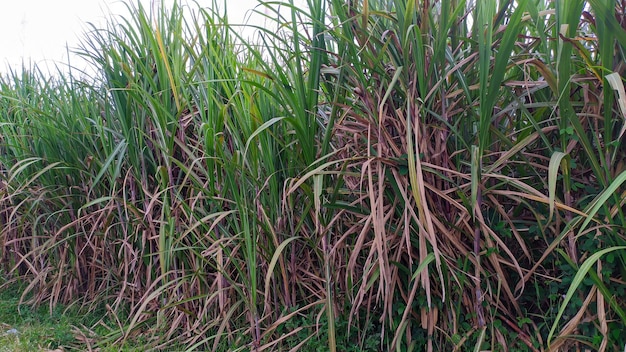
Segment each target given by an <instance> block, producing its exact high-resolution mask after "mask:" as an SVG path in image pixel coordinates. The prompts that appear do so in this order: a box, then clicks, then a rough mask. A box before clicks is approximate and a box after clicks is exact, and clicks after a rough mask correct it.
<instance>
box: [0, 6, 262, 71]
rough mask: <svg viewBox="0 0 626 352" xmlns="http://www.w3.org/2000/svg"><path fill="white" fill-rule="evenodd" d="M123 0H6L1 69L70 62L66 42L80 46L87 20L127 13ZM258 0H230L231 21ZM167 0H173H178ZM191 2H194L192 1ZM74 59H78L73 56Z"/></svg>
mask: <svg viewBox="0 0 626 352" xmlns="http://www.w3.org/2000/svg"><path fill="white" fill-rule="evenodd" d="M123 1H129V0H21V1H11V0H2V5H1V7H0V8H1V11H0V72H3V73H4V72H7V69H8V67H13V68H17V69H19V68H20V67H21V66H22V62H24V63H25V64H26V66H29V62H32V63H36V64H37V65H38V66H39V67H41V68H45V67H49V68H51V69H52V70H53V71H54V69H53V68H54V65H55V63H67V61H68V60H67V59H68V55H67V54H68V53H67V49H66V46H69V47H70V48H74V47H77V46H78V44H79V42H80V39H81V38H82V37H83V33H84V32H85V31H86V30H87V28H88V27H87V26H86V23H87V22H91V23H94V24H104V23H105V20H106V18H107V17H108V15H107V14H114V15H127V8H126V5H125V4H124V3H123ZM131 1H136V0H131ZM140 1H141V2H142V3H143V4H144V6H146V7H149V6H151V5H150V4H151V0H140ZM159 1H160V0H159ZM195 1H196V2H197V3H198V4H199V5H200V6H207V7H208V6H210V5H211V4H212V3H213V0H195ZM257 1H258V0H227V3H228V5H227V6H228V17H229V22H230V23H233V24H234V23H243V22H244V18H247V17H246V14H248V15H249V12H248V11H249V10H250V9H252V8H253V7H254V6H255V5H256V4H257ZM164 2H165V3H166V4H167V3H173V2H174V0H169V1H168V0H164ZM184 2H185V1H183V3H184ZM218 2H219V3H222V2H223V0H218ZM189 3H190V4H193V2H192V1H189ZM70 55H71V54H70ZM70 60H71V61H77V60H78V59H77V58H75V57H72V56H70ZM72 64H74V62H73V63H72Z"/></svg>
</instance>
